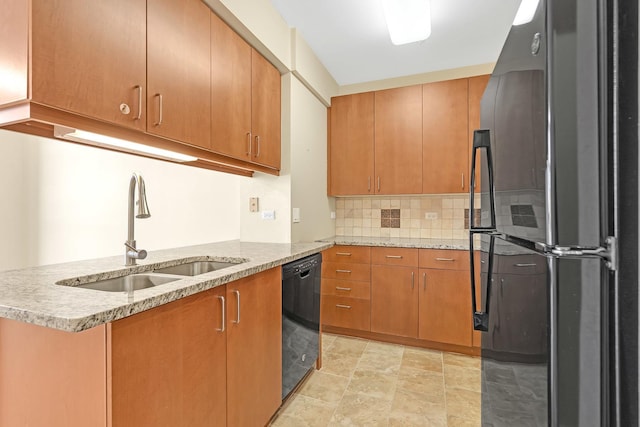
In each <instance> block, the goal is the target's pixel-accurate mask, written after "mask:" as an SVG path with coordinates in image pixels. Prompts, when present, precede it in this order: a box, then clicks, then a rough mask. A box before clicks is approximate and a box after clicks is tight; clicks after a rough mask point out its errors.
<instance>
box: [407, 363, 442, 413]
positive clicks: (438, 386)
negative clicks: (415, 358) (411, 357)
mask: <svg viewBox="0 0 640 427" xmlns="http://www.w3.org/2000/svg"><path fill="white" fill-rule="evenodd" d="M398 388H401V389H403V390H406V391H410V392H413V393H420V394H423V395H425V398H427V399H429V400H430V401H433V402H437V403H439V404H442V405H444V402H445V400H444V399H445V396H444V379H443V376H442V374H441V373H439V372H434V371H425V370H422V369H415V368H409V367H403V368H402V369H400V372H399V373H398Z"/></svg>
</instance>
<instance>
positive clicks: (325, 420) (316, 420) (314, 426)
mask: <svg viewBox="0 0 640 427" xmlns="http://www.w3.org/2000/svg"><path fill="white" fill-rule="evenodd" d="M336 406H337V405H336V404H329V403H326V402H322V401H320V400H316V399H312V398H310V397H307V396H304V395H300V394H298V395H296V396H294V397H292V399H291V401H290V402H289V403H288V405H287V407H286V409H285V410H284V411H283V413H282V414H280V415H279V416H278V417H277V418H276V419H275V421H274V422H273V424H272V425H273V426H275V427H279V426H282V427H288V426H291V427H298V426H301V427H302V426H305V427H307V426H308V427H325V426H326V425H328V424H329V421H330V420H331V417H332V416H333V412H334V411H335V409H336Z"/></svg>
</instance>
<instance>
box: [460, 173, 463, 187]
mask: <svg viewBox="0 0 640 427" xmlns="http://www.w3.org/2000/svg"><path fill="white" fill-rule="evenodd" d="M460 188H462V189H463V190H464V172H462V186H461V187H460Z"/></svg>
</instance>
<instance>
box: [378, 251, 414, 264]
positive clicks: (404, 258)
mask: <svg viewBox="0 0 640 427" xmlns="http://www.w3.org/2000/svg"><path fill="white" fill-rule="evenodd" d="M371 264H377V265H403V266H407V267H417V266H418V249H407V248H371Z"/></svg>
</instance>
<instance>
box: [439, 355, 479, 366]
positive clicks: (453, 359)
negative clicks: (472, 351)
mask: <svg viewBox="0 0 640 427" xmlns="http://www.w3.org/2000/svg"><path fill="white" fill-rule="evenodd" d="M442 358H443V360H444V364H445V365H454V366H462V367H465V368H476V369H480V358H479V357H475V356H466V355H464V354H455V353H442Z"/></svg>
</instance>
